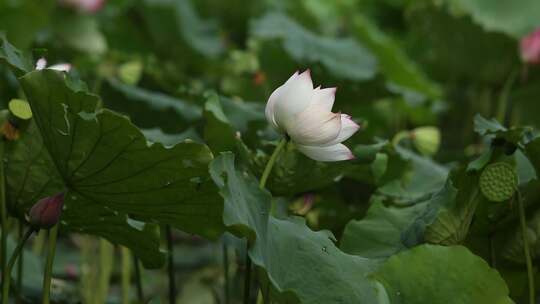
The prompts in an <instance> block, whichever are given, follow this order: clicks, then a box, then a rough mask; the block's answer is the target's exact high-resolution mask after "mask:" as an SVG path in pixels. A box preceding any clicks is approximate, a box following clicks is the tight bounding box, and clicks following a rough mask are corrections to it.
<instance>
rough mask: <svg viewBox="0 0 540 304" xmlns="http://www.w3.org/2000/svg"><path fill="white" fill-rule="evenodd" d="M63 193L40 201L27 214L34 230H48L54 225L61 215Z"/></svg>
mask: <svg viewBox="0 0 540 304" xmlns="http://www.w3.org/2000/svg"><path fill="white" fill-rule="evenodd" d="M63 206H64V193H59V194H57V195H54V196H49V197H46V198H42V199H40V200H39V201H38V202H37V203H35V204H34V206H32V208H31V209H30V212H29V213H28V221H29V222H30V225H31V226H32V227H34V228H42V229H49V228H51V227H53V226H54V225H56V224H57V223H58V221H59V220H60V215H61V214H62V207H63Z"/></svg>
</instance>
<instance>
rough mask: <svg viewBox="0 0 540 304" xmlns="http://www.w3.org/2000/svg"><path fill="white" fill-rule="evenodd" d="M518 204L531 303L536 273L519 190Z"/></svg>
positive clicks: (533, 299)
mask: <svg viewBox="0 0 540 304" xmlns="http://www.w3.org/2000/svg"><path fill="white" fill-rule="evenodd" d="M516 198H517V205H518V209H519V222H520V224H521V234H522V237H523V253H524V255H525V263H526V265H527V278H528V281H529V303H530V304H534V303H535V290H534V273H533V266H532V259H531V252H530V249H529V242H528V240H527V221H526V218H525V207H524V206H523V200H522V199H521V194H520V193H519V191H518V192H517V195H516Z"/></svg>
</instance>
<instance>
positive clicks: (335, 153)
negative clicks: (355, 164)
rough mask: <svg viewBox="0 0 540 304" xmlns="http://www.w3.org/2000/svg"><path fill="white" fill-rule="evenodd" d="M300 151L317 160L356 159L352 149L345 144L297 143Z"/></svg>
mask: <svg viewBox="0 0 540 304" xmlns="http://www.w3.org/2000/svg"><path fill="white" fill-rule="evenodd" d="M296 147H297V148H298V150H300V152H302V153H304V154H305V155H306V156H307V157H309V158H311V159H314V160H317V161H328V162H329V161H340V160H349V159H354V155H353V154H352V152H351V150H349V148H347V146H345V145H344V144H337V145H333V146H327V147H316V146H303V145H298V144H297V145H296Z"/></svg>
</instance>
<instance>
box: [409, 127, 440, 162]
mask: <svg viewBox="0 0 540 304" xmlns="http://www.w3.org/2000/svg"><path fill="white" fill-rule="evenodd" d="M411 139H412V140H413V144H414V147H415V148H416V149H417V150H418V152H420V153H422V154H423V155H426V156H433V155H435V154H436V153H437V151H438V150H439V147H440V145H441V132H440V131H439V129H437V128H436V127H430V126H427V127H419V128H416V129H414V130H412V132H411Z"/></svg>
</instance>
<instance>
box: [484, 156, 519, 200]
mask: <svg viewBox="0 0 540 304" xmlns="http://www.w3.org/2000/svg"><path fill="white" fill-rule="evenodd" d="M517 187H518V178H517V174H516V171H515V169H514V167H512V166H511V165H510V164H508V163H504V162H497V163H493V164H491V165H489V166H487V167H486V168H485V169H484V171H483V172H482V174H481V175H480V191H482V194H483V195H484V196H485V197H486V198H487V199H488V200H489V201H491V202H503V201H506V200H509V199H510V198H511V197H512V196H513V195H514V192H516V190H517Z"/></svg>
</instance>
